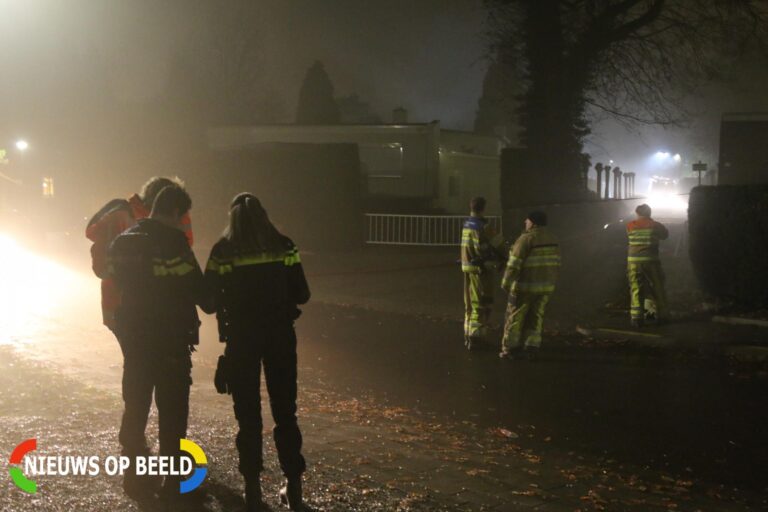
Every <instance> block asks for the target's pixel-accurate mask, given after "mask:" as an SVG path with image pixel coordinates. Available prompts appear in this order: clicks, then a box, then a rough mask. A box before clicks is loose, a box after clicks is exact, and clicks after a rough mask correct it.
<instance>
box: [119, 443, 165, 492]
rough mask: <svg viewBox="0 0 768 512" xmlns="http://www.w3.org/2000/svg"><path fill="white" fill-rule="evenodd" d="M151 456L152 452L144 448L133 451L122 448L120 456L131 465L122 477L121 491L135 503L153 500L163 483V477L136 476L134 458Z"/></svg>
mask: <svg viewBox="0 0 768 512" xmlns="http://www.w3.org/2000/svg"><path fill="white" fill-rule="evenodd" d="M151 454H152V452H151V451H150V450H149V448H148V447H146V446H143V447H140V448H139V449H133V450H130V449H125V448H124V449H123V450H122V452H121V455H123V456H125V457H129V458H130V464H131V465H130V467H129V468H128V469H127V470H126V471H125V474H124V475H123V490H124V491H125V494H126V495H127V496H128V497H129V498H132V499H134V500H136V501H147V500H151V499H152V498H154V496H155V493H157V492H158V491H159V490H160V485H161V484H162V482H163V477H161V476H154V475H141V476H139V475H137V474H136V457H137V456H142V457H146V456H149V455H151Z"/></svg>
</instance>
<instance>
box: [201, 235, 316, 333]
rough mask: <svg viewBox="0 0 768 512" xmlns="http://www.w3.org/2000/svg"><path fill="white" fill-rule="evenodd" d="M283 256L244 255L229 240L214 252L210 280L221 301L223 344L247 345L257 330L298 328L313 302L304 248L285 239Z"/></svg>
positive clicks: (218, 314)
mask: <svg viewBox="0 0 768 512" xmlns="http://www.w3.org/2000/svg"><path fill="white" fill-rule="evenodd" d="M283 244H284V249H283V250H280V251H277V252H259V251H254V250H249V251H246V250H238V249H237V248H236V247H235V246H234V245H233V244H232V242H230V241H229V240H227V239H226V238H223V239H221V240H219V242H217V243H216V245H214V246H213V249H211V256H210V258H209V259H208V263H207V265H206V268H205V280H206V283H207V286H208V288H209V290H210V293H211V295H213V296H214V297H215V303H216V319H217V320H218V324H219V339H220V340H221V341H224V342H229V341H232V340H235V339H246V338H248V336H249V331H250V327H252V326H254V325H263V324H273V323H279V322H292V321H293V320H295V319H296V318H297V317H298V315H299V313H300V311H299V310H298V308H297V306H298V305H300V304H305V303H306V302H307V301H308V300H309V297H310V292H309V286H308V284H307V280H306V277H305V276H304V270H303V268H302V265H301V257H300V256H299V250H298V248H297V247H296V246H295V245H294V244H293V242H292V241H291V240H290V239H288V238H284V240H283Z"/></svg>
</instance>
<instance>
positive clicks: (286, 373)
mask: <svg viewBox="0 0 768 512" xmlns="http://www.w3.org/2000/svg"><path fill="white" fill-rule="evenodd" d="M225 354H226V356H227V359H228V360H229V361H230V372H231V373H230V376H229V383H230V389H231V391H232V399H233V401H234V408H235V417H236V418H237V422H238V425H239V426H240V431H239V432H238V433H237V441H236V444H237V451H238V452H239V454H240V466H239V469H240V473H242V474H243V475H244V476H246V477H248V476H254V475H256V474H258V473H259V472H261V471H262V469H263V452H262V430H263V423H262V419H261V393H260V387H261V366H262V365H264V377H265V380H266V382H267V392H268V393H269V404H270V408H271V409H272V418H273V419H274V420H275V428H274V430H273V436H274V440H275V446H276V447H277V456H278V459H279V461H280V468H281V469H282V471H283V474H284V475H285V476H286V477H288V478H294V477H298V476H300V475H301V474H302V473H303V472H304V471H305V469H306V462H305V461H304V457H303V456H302V455H301V444H302V438H301V431H300V430H299V425H298V422H297V419H296V333H295V331H294V329H293V322H280V323H279V324H277V325H258V326H250V327H249V328H248V329H247V335H242V336H237V337H236V339H232V340H230V341H229V342H228V343H227V348H226V351H225Z"/></svg>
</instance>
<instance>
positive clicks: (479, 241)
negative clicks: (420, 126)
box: [461, 214, 504, 274]
mask: <svg viewBox="0 0 768 512" xmlns="http://www.w3.org/2000/svg"><path fill="white" fill-rule="evenodd" d="M503 245H504V238H503V237H502V235H501V233H496V230H494V229H493V228H492V227H491V226H490V224H488V221H487V220H486V219H485V218H484V217H480V216H476V215H474V214H473V215H472V216H471V217H469V218H468V219H467V220H466V221H464V226H463V227H462V230H461V270H462V272H467V273H470V274H478V273H480V272H482V270H483V263H485V262H486V261H489V260H493V259H496V254H495V252H496V251H499V250H501V248H502V247H503Z"/></svg>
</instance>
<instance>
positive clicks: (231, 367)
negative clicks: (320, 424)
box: [205, 238, 310, 479]
mask: <svg viewBox="0 0 768 512" xmlns="http://www.w3.org/2000/svg"><path fill="white" fill-rule="evenodd" d="M205 277H206V281H207V283H208V285H209V288H210V289H211V290H213V293H214V295H215V296H216V303H217V311H216V318H217V320H218V324H219V338H220V340H221V341H222V342H224V343H226V344H227V346H226V350H225V358H226V361H227V368H228V370H227V383H228V388H229V391H230V392H231V393H232V399H233V401H234V409H235V417H236V418H237V422H238V424H239V426H240V431H239V432H238V434H237V441H236V444H237V449H238V452H239V454H240V467H239V469H240V472H241V473H242V474H243V475H244V476H245V477H251V476H256V475H258V473H260V472H261V471H262V469H263V453H262V419H261V395H260V391H259V388H260V378H261V365H262V364H263V365H264V375H265V378H266V382H267V391H268V392H269V401H270V407H271V409H272V417H273V418H274V420H275V428H274V432H273V434H274V439H275V445H276V447H277V454H278V458H279V460H280V467H281V469H282V471H283V474H284V475H285V476H286V477H288V478H289V479H290V478H294V477H298V476H300V475H301V474H302V473H303V472H304V470H305V469H306V463H305V461H304V457H303V456H302V455H301V444H302V438H301V431H300V430H299V426H298V422H297V419H296V333H295V331H294V328H293V322H294V320H296V318H298V316H299V314H300V313H301V312H300V311H299V309H298V308H297V307H296V306H297V305H299V304H304V303H306V302H307V301H308V300H309V296H310V293H309V287H308V285H307V281H306V278H305V276H304V270H303V269H302V266H301V260H300V258H299V251H298V249H297V248H296V246H295V245H294V244H293V242H291V240H289V239H288V238H284V239H283V248H282V249H281V250H280V251H277V252H274V253H265V252H254V251H240V250H238V248H236V247H234V246H233V244H232V243H231V242H230V241H229V240H227V239H221V240H220V241H219V242H218V243H217V244H216V245H215V246H214V247H213V249H212V250H211V257H210V259H209V260H208V264H207V265H206V270H205Z"/></svg>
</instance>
